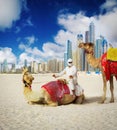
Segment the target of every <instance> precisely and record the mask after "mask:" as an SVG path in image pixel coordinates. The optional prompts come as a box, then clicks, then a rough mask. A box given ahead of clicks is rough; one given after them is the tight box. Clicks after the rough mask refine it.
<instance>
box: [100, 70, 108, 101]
mask: <svg viewBox="0 0 117 130" xmlns="http://www.w3.org/2000/svg"><path fill="white" fill-rule="evenodd" d="M102 78H103V96H102V100H101V101H100V102H99V103H104V101H105V100H106V90H107V81H106V76H105V74H104V72H102Z"/></svg>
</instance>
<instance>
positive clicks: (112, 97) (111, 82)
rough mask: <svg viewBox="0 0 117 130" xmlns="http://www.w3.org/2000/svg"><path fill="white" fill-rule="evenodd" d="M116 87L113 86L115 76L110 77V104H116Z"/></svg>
mask: <svg viewBox="0 0 117 130" xmlns="http://www.w3.org/2000/svg"><path fill="white" fill-rule="evenodd" d="M113 90H114V86H113V76H111V77H110V91H111V100H110V102H114V93H113Z"/></svg>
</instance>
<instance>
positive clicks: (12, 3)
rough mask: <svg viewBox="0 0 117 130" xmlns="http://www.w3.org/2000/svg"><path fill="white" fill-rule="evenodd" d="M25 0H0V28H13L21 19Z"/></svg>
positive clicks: (2, 29)
mask: <svg viewBox="0 0 117 130" xmlns="http://www.w3.org/2000/svg"><path fill="white" fill-rule="evenodd" d="M23 6H25V8H26V5H25V0H0V30H1V31H4V30H5V29H6V28H11V27H12V25H13V22H15V21H17V20H19V19H20V14H21V11H22V9H23Z"/></svg>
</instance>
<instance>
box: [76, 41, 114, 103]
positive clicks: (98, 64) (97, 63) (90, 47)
mask: <svg viewBox="0 0 117 130" xmlns="http://www.w3.org/2000/svg"><path fill="white" fill-rule="evenodd" d="M78 47H79V48H82V49H84V50H85V54H86V58H87V62H88V63H89V64H90V65H91V66H92V67H93V68H99V69H100V71H101V72H102V78H103V96H102V99H101V101H100V103H104V101H105V100H106V90H107V81H108V80H109V82H110V91H111V100H110V102H114V93H113V90H114V85H113V76H115V77H117V64H116V65H115V71H116V73H110V74H109V78H108V79H107V77H106V74H107V70H106V71H105V70H104V67H103V66H102V56H101V57H100V58H95V57H94V44H93V43H80V44H79V46H78ZM105 58H106V57H105ZM104 60H105V61H106V63H107V64H108V63H109V62H110V63H113V61H109V62H108V61H107V58H106V59H104ZM116 62H117V61H116ZM108 66H109V67H110V68H111V66H110V65H109V64H108Z"/></svg>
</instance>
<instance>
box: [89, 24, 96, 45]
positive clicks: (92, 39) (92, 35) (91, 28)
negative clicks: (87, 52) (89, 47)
mask: <svg viewBox="0 0 117 130" xmlns="http://www.w3.org/2000/svg"><path fill="white" fill-rule="evenodd" d="M89 42H91V43H95V26H94V23H93V22H91V23H90V25H89Z"/></svg>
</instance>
